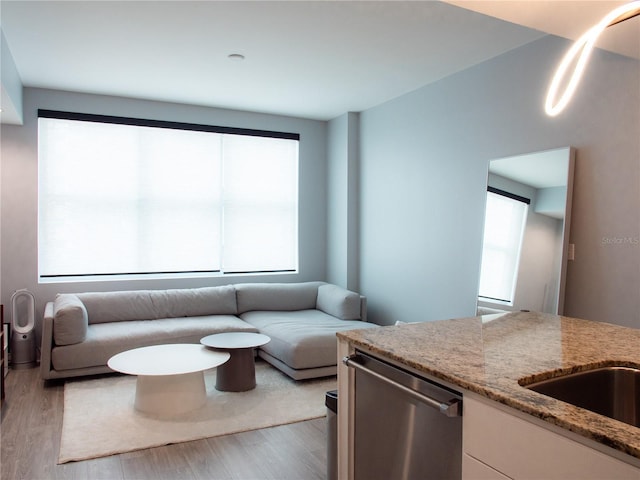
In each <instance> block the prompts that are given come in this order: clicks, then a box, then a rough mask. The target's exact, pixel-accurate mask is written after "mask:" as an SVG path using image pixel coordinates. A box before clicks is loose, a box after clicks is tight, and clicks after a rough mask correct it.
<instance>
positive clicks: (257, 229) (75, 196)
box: [38, 111, 298, 279]
mask: <svg viewBox="0 0 640 480" xmlns="http://www.w3.org/2000/svg"><path fill="white" fill-rule="evenodd" d="M38 175H39V186H38V193H39V212H38V226H39V230H38V254H39V257H38V268H39V275H40V278H41V279H52V278H53V279H64V278H65V277H77V276H114V275H118V276H119V275H149V274H194V273H195V274H225V273H227V274H228V273H251V272H282V271H285V272H290V271H296V270H297V268H298V135H297V134H287V133H277V132H264V131H253V130H237V129H228V128H221V127H210V126H203V125H192V124H177V123H165V122H151V121H140V120H137V119H127V118H115V117H103V116H93V115H91V116H88V115H77V114H66V113H62V112H51V111H40V112H39V119H38Z"/></svg>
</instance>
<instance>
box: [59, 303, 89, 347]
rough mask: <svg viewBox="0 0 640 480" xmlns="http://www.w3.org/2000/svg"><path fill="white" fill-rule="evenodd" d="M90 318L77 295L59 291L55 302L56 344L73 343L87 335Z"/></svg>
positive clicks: (81, 340) (82, 339)
mask: <svg viewBox="0 0 640 480" xmlns="http://www.w3.org/2000/svg"><path fill="white" fill-rule="evenodd" d="M88 324H89V319H88V315H87V310H86V308H85V307H84V304H83V303H82V301H80V299H79V298H78V296H77V295H74V294H72V293H59V294H58V295H56V298H55V300H54V302H53V341H54V342H55V344H56V345H73V344H74V343H80V342H83V341H84V339H85V338H86V337H87V327H88Z"/></svg>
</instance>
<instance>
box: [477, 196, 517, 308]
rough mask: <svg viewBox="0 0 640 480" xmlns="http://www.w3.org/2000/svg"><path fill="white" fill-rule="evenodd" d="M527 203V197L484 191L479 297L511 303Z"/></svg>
mask: <svg viewBox="0 0 640 480" xmlns="http://www.w3.org/2000/svg"><path fill="white" fill-rule="evenodd" d="M528 202H529V201H528V199H525V198H522V197H517V196H515V195H510V194H507V193H506V192H502V191H499V190H496V189H491V190H490V191H488V192H487V208H486V214H485V215H486V216H485V223H484V242H483V246H482V269H481V274H480V290H479V296H480V299H481V300H488V301H498V302H504V303H507V304H512V303H513V295H514V292H515V288H516V280H517V275H518V264H519V262H520V251H521V249H522V238H523V235H524V228H525V225H526V221H527V210H528V207H529V204H528Z"/></svg>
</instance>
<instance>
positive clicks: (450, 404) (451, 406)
mask: <svg viewBox="0 0 640 480" xmlns="http://www.w3.org/2000/svg"><path fill="white" fill-rule="evenodd" d="M358 357H359V356H358V354H357V353H355V354H353V355H349V356H347V357H344V358H343V359H342V363H344V364H345V365H346V366H347V367H351V368H354V369H356V370H360V371H361V372H364V373H366V374H368V375H371V376H373V377H375V378H377V379H378V380H381V381H383V382H385V383H387V384H389V385H391V386H392V387H395V388H397V389H399V390H402V391H403V392H404V393H406V394H408V395H410V396H412V397H413V398H415V399H416V400H418V401H420V402H422V403H424V404H425V405H428V406H430V407H433V408H435V409H436V410H438V411H439V412H440V413H442V414H443V415H445V416H447V417H459V416H461V415H462V409H461V406H462V402H461V401H460V399H457V398H454V399H451V400H449V401H447V402H441V401H440V400H436V399H435V398H431V397H429V396H427V395H423V394H422V393H420V392H417V391H415V390H413V389H411V388H409V387H406V386H404V385H402V384H400V383H398V382H395V381H393V380H391V379H390V378H387V377H385V376H384V375H382V374H380V373H378V372H375V371H373V370H371V369H369V368H367V367H365V366H364V365H362V364H360V363H358V362H357V361H355V360H356V359H357V358H358Z"/></svg>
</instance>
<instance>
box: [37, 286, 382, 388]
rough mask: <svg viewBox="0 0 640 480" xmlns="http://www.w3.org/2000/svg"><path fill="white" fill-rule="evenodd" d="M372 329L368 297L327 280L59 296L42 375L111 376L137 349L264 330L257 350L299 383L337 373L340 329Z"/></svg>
mask: <svg viewBox="0 0 640 480" xmlns="http://www.w3.org/2000/svg"><path fill="white" fill-rule="evenodd" d="M372 327H377V325H375V324H373V323H368V322H366V298H365V297H363V296H361V295H359V294H357V293H355V292H351V291H348V290H345V289H343V288H341V287H338V286H336V285H332V284H328V283H325V282H305V283H246V284H236V285H226V286H220V287H205V288H193V289H173V290H132V291H120V292H88V293H77V294H58V295H57V296H56V298H55V300H54V301H52V302H49V303H48V304H47V305H46V308H45V312H44V318H43V326H42V349H41V360H40V372H41V376H42V378H43V379H55V378H66V377H76V376H81V375H94V374H100V373H108V372H111V371H112V370H111V369H110V368H109V367H108V366H107V361H108V360H109V358H110V357H111V356H113V355H115V354H116V353H120V352H122V351H125V350H129V349H132V348H137V347H142V346H147V345H158V344H167V343H198V342H199V341H200V339H201V338H202V337H204V336H206V335H210V334H212V333H221V332H260V333H264V334H265V335H268V336H269V337H271V341H270V342H269V343H268V344H266V345H264V346H263V347H260V349H259V351H258V355H259V356H260V357H262V358H263V359H264V360H266V361H267V362H269V363H271V364H272V365H273V366H275V367H276V368H278V369H280V370H282V371H283V372H285V373H286V374H287V375H289V376H290V377H292V378H294V379H296V380H301V379H306V378H314V377H322V376H328V375H334V374H335V373H336V368H337V367H336V363H337V358H336V356H337V351H336V349H337V342H336V337H335V334H336V332H338V331H344V330H352V329H357V328H372Z"/></svg>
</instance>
